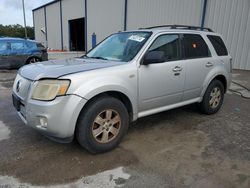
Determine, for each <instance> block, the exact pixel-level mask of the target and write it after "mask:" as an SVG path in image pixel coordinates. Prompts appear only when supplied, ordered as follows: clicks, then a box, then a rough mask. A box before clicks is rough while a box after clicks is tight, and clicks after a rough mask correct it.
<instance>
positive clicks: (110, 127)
mask: <svg viewBox="0 0 250 188" xmlns="http://www.w3.org/2000/svg"><path fill="white" fill-rule="evenodd" d="M120 128H121V117H120V115H119V114H118V112H116V111H115V110H113V109H107V110H104V111H102V112H101V113H99V114H98V115H97V116H96V118H95V120H94V122H93V125H92V135H93V137H94V138H95V140H96V141H97V142H99V143H102V144H104V143H108V142H110V141H112V140H113V139H115V138H116V137H117V135H118V134H119V131H120Z"/></svg>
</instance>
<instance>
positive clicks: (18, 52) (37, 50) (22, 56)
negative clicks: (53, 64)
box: [0, 37, 48, 69]
mask: <svg viewBox="0 0 250 188" xmlns="http://www.w3.org/2000/svg"><path fill="white" fill-rule="evenodd" d="M47 60H48V53H47V49H46V48H45V47H44V46H43V45H42V44H41V43H38V42H36V41H33V40H25V39H21V38H5V37H3V38H0V68H7V69H9V68H20V67H21V66H23V65H26V64H30V63H35V62H39V61H47Z"/></svg>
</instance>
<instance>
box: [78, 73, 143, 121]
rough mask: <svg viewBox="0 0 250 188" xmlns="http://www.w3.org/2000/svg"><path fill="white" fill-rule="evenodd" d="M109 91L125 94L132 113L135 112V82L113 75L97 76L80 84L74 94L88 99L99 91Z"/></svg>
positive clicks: (99, 92)
mask: <svg viewBox="0 0 250 188" xmlns="http://www.w3.org/2000/svg"><path fill="white" fill-rule="evenodd" d="M110 91H117V92H120V93H123V94H124V95H126V96H127V98H128V99H129V100H130V103H131V104H132V109H133V114H137V111H138V109H137V89H136V82H130V83H128V82H127V81H126V80H123V79H121V78H119V77H113V76H104V77H98V78H94V79H90V80H89V81H87V82H84V83H83V84H81V86H80V87H79V88H77V90H76V91H75V92H74V94H76V95H79V96H81V97H82V98H85V99H86V100H90V99H91V98H93V97H95V96H97V95H99V94H101V93H105V92H110ZM134 118H135V117H134ZM134 118H133V119H134Z"/></svg>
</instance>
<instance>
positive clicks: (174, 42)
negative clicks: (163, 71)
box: [149, 34, 180, 61]
mask: <svg viewBox="0 0 250 188" xmlns="http://www.w3.org/2000/svg"><path fill="white" fill-rule="evenodd" d="M149 51H162V52H164V54H165V60H166V61H173V60H178V59H179V57H180V56H179V36H178V35H176V34H175V35H161V36H159V37H158V38H157V39H156V40H155V41H154V42H153V44H152V46H151V47H150V48H149Z"/></svg>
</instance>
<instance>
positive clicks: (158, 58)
mask: <svg viewBox="0 0 250 188" xmlns="http://www.w3.org/2000/svg"><path fill="white" fill-rule="evenodd" d="M163 62H165V53H164V52H162V51H151V52H147V53H146V54H145V56H144V58H143V61H142V64H143V65H148V64H153V63H163Z"/></svg>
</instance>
